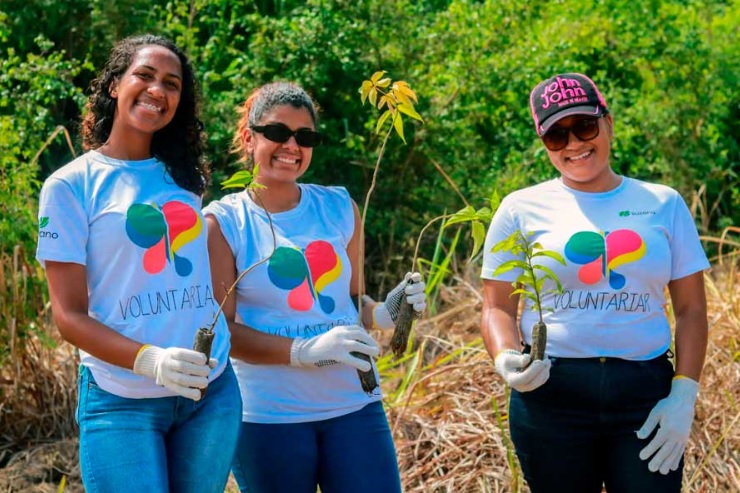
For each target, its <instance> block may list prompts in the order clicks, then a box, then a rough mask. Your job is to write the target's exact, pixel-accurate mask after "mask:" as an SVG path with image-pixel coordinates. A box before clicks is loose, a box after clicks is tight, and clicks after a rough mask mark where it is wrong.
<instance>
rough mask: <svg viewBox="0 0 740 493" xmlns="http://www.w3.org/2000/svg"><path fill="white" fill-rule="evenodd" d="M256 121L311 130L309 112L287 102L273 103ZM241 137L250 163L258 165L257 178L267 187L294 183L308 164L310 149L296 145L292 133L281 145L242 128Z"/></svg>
mask: <svg viewBox="0 0 740 493" xmlns="http://www.w3.org/2000/svg"><path fill="white" fill-rule="evenodd" d="M258 123H259V125H269V124H271V123H282V124H283V125H285V126H286V127H288V128H289V129H291V130H292V131H296V130H299V129H309V130H315V126H314V122H313V118H311V113H309V111H308V110H307V109H306V108H296V107H295V106H293V105H291V104H283V105H279V106H275V107H274V108H272V109H271V110H269V111H267V112H265V114H264V115H263V116H262V119H261V120H260V121H259V122H258ZM243 138H244V141H245V149H246V152H247V153H248V154H251V155H252V157H253V159H254V163H255V164H258V165H259V167H260V168H259V175H258V181H259V183H261V184H263V185H266V186H267V187H268V188H269V187H270V183H295V182H296V181H297V180H298V178H300V177H301V176H302V175H303V173H305V172H306V170H307V169H308V166H309V164H311V156H312V155H313V149H312V148H310V147H301V146H299V145H298V143H297V142H296V141H295V136H291V137H290V138H289V139H288V141H287V142H284V143H282V144H281V143H279V142H273V141H271V140H269V139H268V138H267V137H265V135H264V134H262V133H260V132H256V131H254V130H252V129H249V128H247V129H245V130H244V131H243Z"/></svg>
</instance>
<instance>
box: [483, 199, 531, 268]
mask: <svg viewBox="0 0 740 493" xmlns="http://www.w3.org/2000/svg"><path fill="white" fill-rule="evenodd" d="M511 203H512V200H511V199H510V196H509V197H506V198H504V200H503V201H501V205H499V207H498V209H496V213H495V214H494V215H493V219H492V220H491V224H490V225H489V226H488V232H487V233H486V241H485V243H484V245H483V268H482V270H481V278H483V279H490V280H497V281H509V282H513V281H514V280H516V279H517V277H519V275H520V274H521V272H520V271H519V270H518V269H513V270H511V271H509V272H506V273H504V274H501V275H498V276H494V275H493V273H494V272H495V271H496V269H497V268H498V267H499V266H500V265H501V264H503V263H504V262H507V261H509V260H514V259H517V258H519V257H517V256H515V255H512V254H511V253H509V252H492V251H491V250H492V249H493V247H494V246H495V245H496V244H497V243H499V242H500V241H502V240H505V239H506V238H508V237H509V236H511V235H512V234H513V233H514V232H515V231H517V229H518V226H517V222H516V219H515V217H514V213H513V211H512V210H511ZM522 258H523V257H522Z"/></svg>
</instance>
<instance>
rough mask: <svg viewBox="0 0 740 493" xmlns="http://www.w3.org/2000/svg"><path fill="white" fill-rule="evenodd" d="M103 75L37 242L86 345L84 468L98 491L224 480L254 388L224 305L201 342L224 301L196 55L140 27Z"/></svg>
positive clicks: (44, 196) (71, 329)
mask: <svg viewBox="0 0 740 493" xmlns="http://www.w3.org/2000/svg"><path fill="white" fill-rule="evenodd" d="M91 89H92V94H91V96H90V98H89V101H88V103H87V105H86V107H85V116H84V119H83V123H82V134H83V142H84V147H85V149H86V150H87V153H86V154H84V155H83V156H80V157H79V158H77V159H75V160H74V161H72V162H70V163H68V164H67V165H65V166H63V167H62V168H60V169H59V170H57V171H56V172H55V173H53V174H52V175H51V176H50V177H49V178H48V179H47V180H46V181H45V183H44V186H43V188H42V190H41V197H40V207H39V225H40V230H39V243H38V249H37V253H36V256H37V259H38V260H39V261H40V262H41V263H42V265H44V267H45V269H46V274H47V279H48V284H49V294H50V298H51V306H52V312H53V316H54V321H55V323H56V325H57V327H58V328H59V332H60V334H61V335H62V337H63V338H64V339H65V340H66V341H68V342H70V343H71V344H73V345H74V346H76V347H77V348H78V349H79V353H80V360H81V365H80V373H79V379H78V385H79V402H78V408H77V421H78V423H79V426H80V466H81V470H82V479H83V482H84V484H85V488H86V490H87V491H92V492H94V491H101V492H117V491H121V492H122V491H157V492H162V491H164V492H166V491H177V492H193V493H195V492H198V493H202V492H218V493H221V492H223V490H224V487H225V484H226V481H227V478H228V474H229V467H230V464H231V459H232V457H233V453H234V450H235V447H236V439H237V436H238V430H239V426H240V424H239V423H240V416H241V399H240V396H239V390H238V385H237V381H236V378H235V376H234V372H233V370H232V368H231V365H230V363H229V358H228V354H229V349H230V335H229V330H228V327H227V324H226V321H225V319H224V318H223V316H220V317H219V319H218V320H217V321H216V323H215V326H214V332H215V339H214V343H213V348H212V352H211V356H212V358H210V359H209V358H207V357H206V356H205V355H204V354H202V353H200V352H197V351H193V350H191V349H188V348H190V347H192V345H193V340H194V337H195V334H196V332H197V330H198V328H199V327H202V326H206V325H209V324H210V321H211V318H212V317H213V314H214V313H215V312H216V311H217V307H216V305H215V303H214V297H213V289H212V286H211V275H210V266H209V262H208V254H207V241H206V228H205V227H204V220H203V217H202V215H201V212H200V209H201V205H202V204H201V194H202V192H203V191H204V188H205V186H206V184H207V180H208V168H207V166H206V164H205V160H204V158H203V135H202V126H201V124H200V122H199V120H198V111H199V107H198V106H199V105H198V90H197V85H196V81H195V77H194V74H193V69H192V67H191V66H190V63H189V61H188V59H187V57H186V56H185V54H184V53H183V52H182V51H181V50H180V49H179V48H177V46H175V45H174V44H173V43H172V42H170V41H169V40H167V39H165V38H162V37H158V36H152V35H144V36H135V37H129V38H126V39H124V40H122V41H121V42H119V43H118V44H117V45H116V46H115V47H114V48H113V50H112V52H111V56H110V58H109V60H108V62H107V63H106V65H105V67H104V68H103V70H102V72H101V73H100V75H99V76H98V78H97V79H95V80H94V81H93V83H92V86H91ZM206 387H207V392H205V389H206Z"/></svg>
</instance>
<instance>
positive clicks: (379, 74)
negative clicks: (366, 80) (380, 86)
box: [370, 70, 385, 84]
mask: <svg viewBox="0 0 740 493" xmlns="http://www.w3.org/2000/svg"><path fill="white" fill-rule="evenodd" d="M383 75H385V70H378V71H377V72H375V73H374V74H373V75H372V77H370V81H371V82H372V83H373V84H377V83H378V81H379V80H380V78H381V77H383Z"/></svg>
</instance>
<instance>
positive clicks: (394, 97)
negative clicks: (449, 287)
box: [353, 70, 424, 392]
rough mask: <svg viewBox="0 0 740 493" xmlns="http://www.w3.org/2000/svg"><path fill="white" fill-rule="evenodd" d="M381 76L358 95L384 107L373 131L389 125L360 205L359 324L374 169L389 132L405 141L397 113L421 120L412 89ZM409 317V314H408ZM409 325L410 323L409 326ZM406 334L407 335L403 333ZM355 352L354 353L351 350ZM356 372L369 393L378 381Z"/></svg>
mask: <svg viewBox="0 0 740 493" xmlns="http://www.w3.org/2000/svg"><path fill="white" fill-rule="evenodd" d="M383 75H385V71H384V70H381V71H377V72H375V73H374V74H373V75H372V77H370V80H366V81H364V82H363V83H362V87H361V88H360V91H359V92H360V95H361V98H362V104H365V101H366V100H367V101H368V102H369V103H370V104H372V105H373V106H375V107H377V109H378V110H381V111H382V110H383V108H384V107H385V108H386V109H385V111H384V112H383V114H382V115H381V116H380V118H379V119H378V122H377V125H376V127H375V133H376V134H379V133H380V129H381V128H382V127H383V125H384V124H385V123H386V121H387V120H389V119H390V126H389V128H388V131H387V132H386V134H385V137H384V138H383V143H382V145H381V146H380V151H379V152H378V159H377V160H376V162H375V168H374V169H373V177H372V181H371V183H370V188H369V189H368V191H367V194H365V203H364V206H363V208H362V219H361V224H360V248H359V261H358V262H357V263H358V268H359V269H360V272H359V275H358V286H357V292H358V297H359V302H358V307H357V308H358V324H359V325H362V293H363V291H364V288H365V277H364V267H363V264H364V259H365V219H366V217H367V211H368V208H369V205H370V196H371V195H372V192H373V190H374V189H375V184H376V182H377V175H378V170H379V169H380V162H381V160H382V158H383V153H384V152H385V147H386V144H387V143H388V139H389V138H390V136H391V133H393V131H394V130H395V131H396V133H397V134H398V136H399V137H400V138H401V140H403V141H404V143H405V142H406V139H405V138H404V136H403V117H402V116H401V113H403V114H405V115H407V116H409V117H411V118H413V119H415V120H419V121H421V122H423V121H424V120H423V119H422V118H421V115H419V113H417V112H416V110H415V109H414V103H415V102H417V97H416V94H415V93H414V91H413V90H412V89H411V87H409V85H408V84H407V83H406V82H405V81H396V82H394V83H393V84H392V85H391V79H390V78H388V77H386V78H383ZM378 95H380V99H378ZM406 305H408V303H406V295H405V294H404V295H402V300H401V313H399V316H398V318H397V319H396V331H398V324H399V322H400V321H401V318H402V313H403V311H404V309H405V308H406ZM409 308H410V307H409ZM403 317H404V319H405V317H407V315H406V314H403ZM411 318H412V319H413V314H412V317H411ZM409 328H410V325H409ZM395 337H396V333H395V332H394V338H395ZM407 337H408V336H407ZM353 354H355V353H353ZM355 355H356V356H358V357H360V358H362V359H364V360H365V361H370V357H369V356H366V355H360V354H359V353H357V354H355ZM358 374H359V376H360V382H361V383H362V388H363V390H365V392H370V391H371V390H372V389H374V388H375V387H377V386H378V382H377V380H376V378H375V374H374V372H373V370H372V368H371V369H370V371H369V372H361V371H359V370H358Z"/></svg>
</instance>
